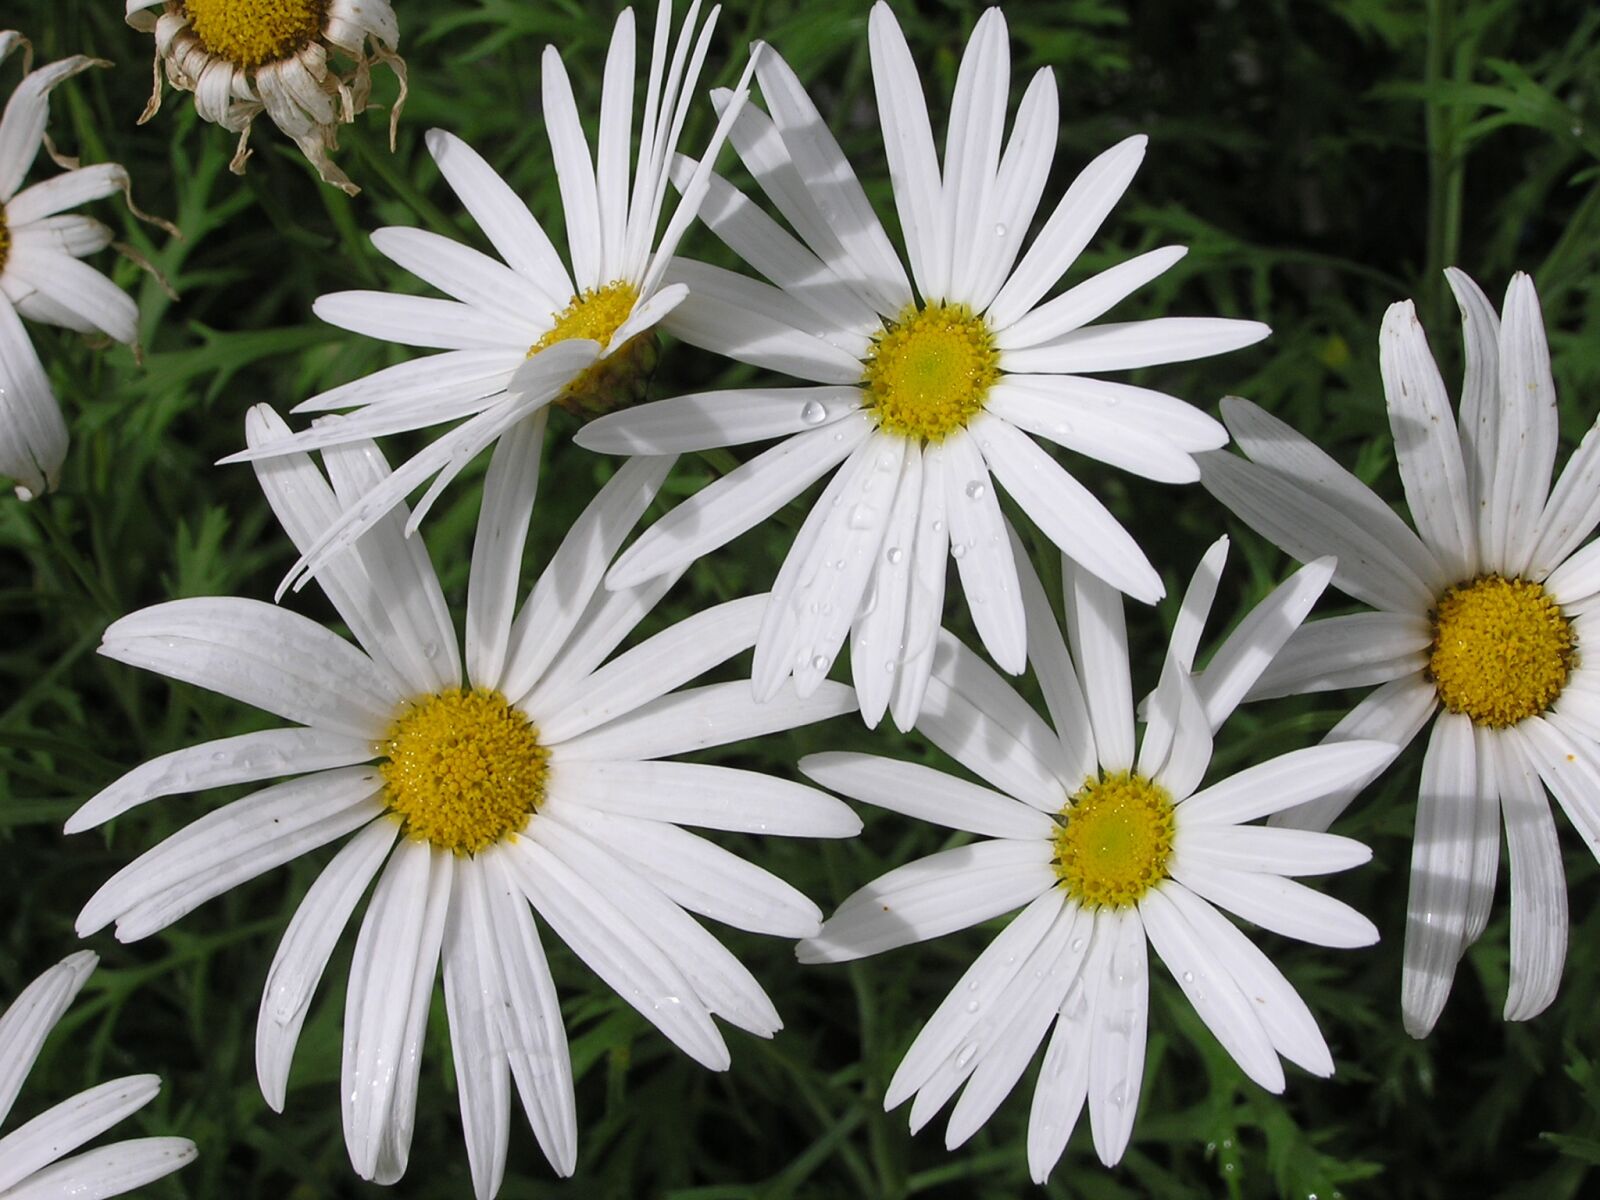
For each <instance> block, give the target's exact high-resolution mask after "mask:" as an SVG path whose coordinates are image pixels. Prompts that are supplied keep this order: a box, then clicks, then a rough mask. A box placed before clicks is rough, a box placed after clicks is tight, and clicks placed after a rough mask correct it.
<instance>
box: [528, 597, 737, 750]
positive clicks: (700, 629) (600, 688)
mask: <svg viewBox="0 0 1600 1200" xmlns="http://www.w3.org/2000/svg"><path fill="white" fill-rule="evenodd" d="M766 607H767V598H766V596H765V595H761V596H746V597H744V598H743V599H741V600H729V601H728V602H727V603H725V604H718V605H716V606H714V607H712V608H708V609H703V610H702V611H700V612H698V613H695V614H694V615H693V616H690V617H686V618H685V619H684V620H682V621H679V622H678V623H677V624H676V625H673V626H671V627H670V628H668V629H665V630H663V631H662V632H660V633H658V634H656V635H655V636H654V637H651V638H649V639H647V640H646V641H644V642H641V643H640V644H639V645H637V646H635V647H633V648H632V649H631V650H629V651H628V652H627V653H625V654H622V655H620V656H618V657H617V658H615V659H613V660H612V661H611V662H609V663H607V664H606V665H605V666H604V667H601V668H600V669H599V670H598V671H596V672H594V674H592V675H589V676H587V677H585V678H583V679H580V680H577V681H574V682H573V683H572V684H570V685H569V686H567V687H566V688H563V689H561V690H560V692H559V693H546V694H543V695H541V697H540V701H539V711H538V713H537V716H536V720H537V721H538V725H539V737H540V740H541V741H543V742H544V743H545V744H546V745H555V744H557V743H560V742H565V741H567V740H569V739H571V738H573V737H576V736H577V735H578V734H581V733H585V732H587V731H588V730H590V729H594V728H596V727H597V726H600V725H603V724H605V723H606V722H607V721H611V720H614V719H615V718H617V717H621V716H625V715H627V714H628V713H631V712H633V711H634V710H635V709H637V708H639V707H640V706H641V705H644V704H648V703H649V702H650V701H652V700H655V699H657V698H659V697H661V696H663V695H665V694H666V693H667V692H670V691H671V690H672V689H673V688H675V687H678V686H679V685H680V684H683V683H687V682H688V681H689V680H691V679H694V678H695V677H696V676H698V675H701V674H703V673H705V672H706V671H708V670H710V669H711V668H712V667H714V666H716V665H717V664H718V663H721V662H726V661H727V660H728V659H730V658H732V657H733V656H734V655H735V654H738V653H739V652H741V651H743V650H747V649H749V648H750V646H751V645H752V644H753V643H754V642H755V636H756V629H757V627H758V626H759V625H760V623H761V614H762V612H763V610H764V609H765V608H766Z"/></svg>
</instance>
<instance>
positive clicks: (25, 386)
mask: <svg viewBox="0 0 1600 1200" xmlns="http://www.w3.org/2000/svg"><path fill="white" fill-rule="evenodd" d="M66 457H67V424H66V422H65V421H64V420H63V419H62V417H61V406H60V405H58V404H57V403H56V397H55V393H54V392H52V391H51V390H50V380H49V378H48V377H47V376H46V375H45V373H44V367H43V365H42V364H41V363H40V362H39V355H38V353H37V352H36V351H35V350H34V348H33V342H32V341H30V340H29V338H28V331H27V330H26V329H24V328H23V326H22V320H21V318H19V317H18V316H17V310H16V309H15V308H13V307H12V306H11V302H10V301H9V300H7V299H6V298H5V297H4V296H0V474H4V475H9V476H11V478H12V479H14V480H16V481H17V495H18V496H19V497H21V498H23V499H32V498H33V497H35V496H42V495H44V494H45V493H46V492H48V491H50V490H51V489H52V488H54V487H55V485H56V479H57V477H58V476H59V475H60V472H61V463H62V461H63V460H64V459H65V458H66Z"/></svg>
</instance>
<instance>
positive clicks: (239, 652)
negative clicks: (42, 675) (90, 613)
mask: <svg viewBox="0 0 1600 1200" xmlns="http://www.w3.org/2000/svg"><path fill="white" fill-rule="evenodd" d="M100 653H102V654H104V655H105V656H106V657H107V658H111V659H115V660H116V661H117V662H123V663H128V664H129V665H130V666H136V667H143V668H145V669H146V670H150V671H156V672H159V673H160V674H162V675H165V676H167V677H168V678H169V679H177V680H181V681H182V682H184V683H192V684H195V685H196V686H198V687H203V688H206V689H208V690H209V691H214V692H220V693H221V694H222V695H224V696H228V697H231V698H232V699H235V700H239V701H242V702H243V703H245V704H249V705H251V706H252V707H255V708H261V709H265V710H266V711H267V712H270V713H276V714H277V715H278V716H280V717H284V718H286V719H288V720H290V721H298V722H300V723H301V724H304V725H311V726H315V727H317V728H320V729H325V730H328V731H329V732H332V733H342V734H346V735H348V736H351V737H357V738H367V739H372V738H376V737H378V736H380V735H381V734H382V733H383V731H384V730H385V729H386V728H388V725H389V722H390V721H391V720H392V719H393V717H394V711H395V708H396V706H397V705H398V704H399V703H400V701H401V700H403V699H404V698H405V697H404V696H402V695H401V694H400V693H399V692H398V691H397V690H396V689H395V687H394V685H393V683H391V682H390V681H389V679H388V677H387V676H386V675H384V674H382V673H380V672H379V671H378V669H377V668H376V667H375V666H374V665H373V663H372V660H371V659H369V658H368V657H367V656H366V655H365V654H362V653H361V651H359V650H357V649H356V648H355V647H354V646H352V645H351V644H350V643H349V642H347V641H345V640H344V639H343V638H341V637H339V636H338V635H337V634H334V633H330V632H329V631H328V630H326V629H324V628H323V627H322V626H321V625H318V624H317V623H316V622H314V621H311V620H309V619H308V618H306V617H302V616H301V615H300V614H299V613H294V612H288V611H286V610H284V609H281V608H278V607H276V606H274V605H271V604H263V603H262V602H261V601H259V600H243V599H237V598H234V597H218V598H211V597H193V598H190V599H186V600H169V601H167V602H166V603H164V604H156V605H152V606H151V607H149V608H145V609H140V610H139V611H138V612H136V613H130V614H129V615H128V616H126V617H123V618H121V619H120V620H118V621H114V622H112V624H111V626H110V627H109V628H108V629H107V630H106V632H105V641H104V642H103V643H102V644H101V646H100Z"/></svg>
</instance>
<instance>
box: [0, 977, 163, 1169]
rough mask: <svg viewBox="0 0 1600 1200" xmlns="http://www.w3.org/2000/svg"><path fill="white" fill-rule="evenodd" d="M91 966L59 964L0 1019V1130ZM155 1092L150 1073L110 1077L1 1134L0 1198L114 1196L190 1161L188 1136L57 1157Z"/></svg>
mask: <svg viewBox="0 0 1600 1200" xmlns="http://www.w3.org/2000/svg"><path fill="white" fill-rule="evenodd" d="M98 961H99V960H98V959H97V958H96V957H95V955H94V954H93V953H91V952H90V951H88V950H80V951H78V953H76V954H74V955H71V956H69V957H68V958H65V959H62V960H61V962H59V963H57V964H56V965H55V966H53V967H51V968H50V969H49V970H48V971H46V972H45V973H44V974H43V975H41V976H39V978H37V979H35V980H34V981H33V982H32V983H30V984H29V985H28V986H27V987H26V988H24V989H23V990H22V995H20V996H18V997H17V998H16V1000H15V1001H14V1002H13V1003H12V1005H11V1007H10V1008H8V1009H6V1010H5V1012H4V1013H3V1014H0V1125H3V1124H4V1123H5V1119H6V1116H7V1115H8V1114H9V1113H10V1112H11V1106H12V1105H13V1104H15V1103H16V1100H17V1094H18V1093H19V1092H20V1091H21V1090H22V1083H23V1080H25V1079H26V1078H27V1077H28V1072H29V1071H30V1070H32V1069H33V1064H34V1063H35V1062H36V1061H37V1060H38V1058H39V1052H40V1051H41V1050H42V1049H44V1042H45V1039H46V1038H47V1037H49V1036H50V1031H51V1030H52V1029H54V1028H55V1026H56V1022H57V1021H59V1020H60V1019H61V1014H62V1013H64V1012H66V1011H67V1006H68V1005H69V1004H71V1003H72V1000H73V997H74V996H76V995H77V994H78V989H80V988H81V987H83V984H84V981H85V980H87V979H88V978H89V976H90V975H91V974H92V973H93V971H94V968H95V963H96V962H98ZM160 1091H161V1080H160V1079H159V1078H157V1077H156V1076H154V1075H129V1076H128V1077H127V1078H125V1079H113V1080H111V1082H109V1083H102V1084H101V1085H100V1086H99V1087H92V1088H90V1089H89V1090H88V1091H86V1092H79V1093H78V1094H77V1095H76V1096H74V1097H72V1099H70V1100H63V1101H62V1102H61V1103H60V1104H57V1105H56V1106H55V1107H53V1108H50V1109H47V1110H46V1111H44V1112H42V1113H40V1114H39V1115H38V1116H37V1117H34V1118H33V1120H31V1121H28V1122H26V1123H25V1124H22V1125H19V1126H18V1127H17V1128H15V1129H13V1130H12V1131H11V1132H10V1133H8V1134H6V1135H5V1136H4V1137H0V1196H6V1197H15V1200H24V1198H27V1200H35V1198H43V1197H48V1196H86V1197H99V1196H120V1195H122V1193H124V1192H131V1191H133V1189H134V1188H138V1187H143V1186H144V1185H145V1184H147V1183H150V1182H152V1181H153V1180H156V1179H160V1178H161V1177H162V1176H164V1175H170V1174H172V1173H173V1172H174V1171H176V1170H178V1168H180V1167H182V1166H184V1165H185V1164H186V1163H188V1162H189V1161H190V1160H192V1159H193V1158H194V1154H195V1149H194V1143H193V1142H191V1141H190V1140H189V1139H188V1138H179V1137H150V1138H134V1139H131V1140H129V1141H125V1142H116V1143H113V1144H112V1145H110V1146H101V1147H99V1148H98V1149H95V1150H88V1151H85V1152H84V1153H82V1154H76V1155H73V1157H71V1158H66V1157H63V1156H64V1155H68V1154H72V1152H73V1151H74V1150H76V1149H78V1147H80V1146H83V1145H85V1144H86V1143H88V1142H89V1141H90V1140H92V1139H94V1138H96V1137H99V1136H100V1135H101V1134H102V1133H104V1132H105V1131H106V1130H108V1129H110V1128H111V1127H112V1126H113V1125H115V1124H117V1122H119V1121H121V1120H123V1119H125V1118H126V1117H129V1116H131V1115H132V1114H134V1113H136V1112H138V1111H139V1110H140V1109H141V1108H143V1107H144V1106H145V1105H146V1104H149V1103H150V1101H152V1100H154V1099H155V1098H156V1094H157V1093H158V1092H160Z"/></svg>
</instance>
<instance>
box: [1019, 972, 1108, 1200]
mask: <svg viewBox="0 0 1600 1200" xmlns="http://www.w3.org/2000/svg"><path fill="white" fill-rule="evenodd" d="M1093 1025H1094V1005H1093V1003H1092V1002H1091V998H1090V995H1089V990H1088V989H1087V988H1086V987H1084V985H1083V980H1082V979H1081V978H1080V979H1079V981H1078V983H1077V985H1076V986H1075V987H1073V988H1072V989H1071V990H1070V991H1068V992H1067V998H1066V1000H1065V1001H1064V1002H1063V1003H1062V1005H1061V1015H1060V1016H1058V1017H1057V1018H1056V1028H1055V1032H1054V1033H1052V1034H1051V1035H1050V1045H1049V1048H1048V1049H1046V1050H1045V1052H1044V1061H1043V1062H1042V1063H1041V1064H1040V1066H1039V1082H1038V1084H1037V1085H1036V1086H1035V1087H1034V1091H1033V1105H1032V1107H1031V1109H1030V1110H1029V1112H1028V1173H1029V1175H1030V1176H1032V1178H1033V1181H1034V1182H1035V1183H1037V1184H1040V1185H1043V1184H1044V1183H1045V1182H1047V1181H1048V1180H1049V1178H1050V1172H1051V1170H1052V1169H1053V1168H1054V1167H1055V1165H1056V1163H1057V1162H1058V1161H1060V1158H1061V1154H1062V1152H1063V1151H1064V1150H1066V1148H1067V1141H1068V1139H1070V1138H1071V1137H1072V1131H1073V1130H1074V1129H1075V1128H1076V1127H1077V1124H1078V1117H1079V1116H1081V1115H1082V1113H1083V1105H1084V1101H1085V1100H1087V1099H1088V1096H1089V1053H1090V1051H1091V1050H1092V1049H1093V1047H1094V1039H1093V1037H1092V1036H1091V1032H1090V1031H1091V1029H1092V1028H1093Z"/></svg>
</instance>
